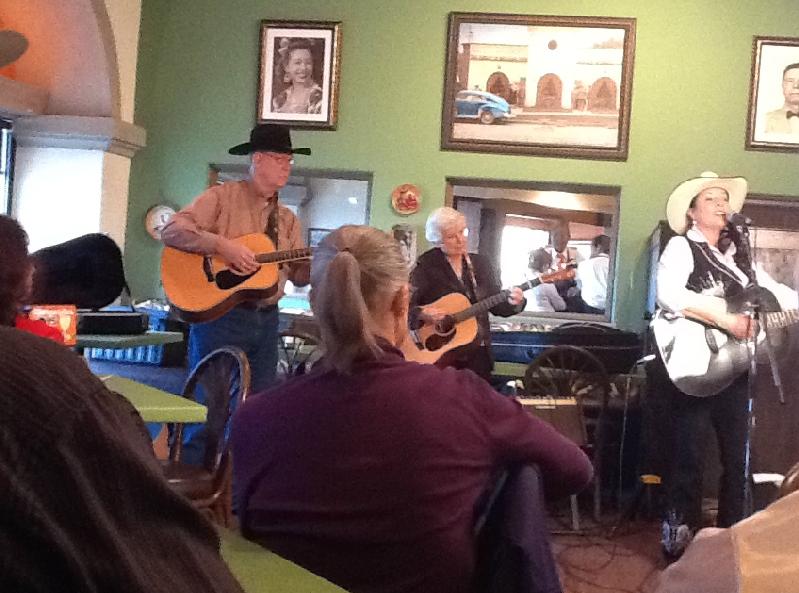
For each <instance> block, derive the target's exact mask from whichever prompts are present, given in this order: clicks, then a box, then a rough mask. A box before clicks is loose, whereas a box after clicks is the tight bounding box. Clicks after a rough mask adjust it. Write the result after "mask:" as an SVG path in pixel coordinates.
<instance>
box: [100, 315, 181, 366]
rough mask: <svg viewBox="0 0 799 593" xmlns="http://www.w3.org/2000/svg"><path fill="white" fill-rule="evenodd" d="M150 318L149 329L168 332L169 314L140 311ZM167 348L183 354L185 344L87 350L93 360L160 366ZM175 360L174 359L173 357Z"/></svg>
mask: <svg viewBox="0 0 799 593" xmlns="http://www.w3.org/2000/svg"><path fill="white" fill-rule="evenodd" d="M140 310H141V311H144V312H146V313H147V315H148V316H149V328H150V329H151V330H155V331H166V330H167V319H168V315H169V314H168V312H167V311H161V310H158V309H140ZM165 347H172V348H178V349H180V350H181V353H182V352H183V348H184V346H183V344H167V345H166V346H163V345H162V346H138V347H136V348H87V349H86V355H87V357H88V358H89V359H91V360H110V361H112V362H130V363H134V364H152V365H160V364H163V362H164V349H165ZM173 358H174V357H173Z"/></svg>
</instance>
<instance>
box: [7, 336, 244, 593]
mask: <svg viewBox="0 0 799 593" xmlns="http://www.w3.org/2000/svg"><path fill="white" fill-rule="evenodd" d="M0 360H2V361H3V380H2V381H0V418H2V419H3V426H2V438H0V492H2V493H3V494H2V496H0V517H2V520H1V521H0V523H2V528H0V591H8V592H11V591H35V592H37V593H60V592H62V591H124V592H125V593H159V592H163V593H200V592H207V593H211V592H217V593H219V592H231V593H233V592H236V593H240V592H241V589H240V587H239V585H238V583H237V582H236V580H235V579H234V577H233V576H232V575H231V574H230V572H229V570H228V568H227V566H226V565H225V563H224V561H223V560H222V558H221V557H220V555H219V540H218V537H217V535H216V533H215V532H214V529H213V527H212V526H211V524H210V523H208V522H207V521H206V520H205V519H203V517H202V516H201V515H200V514H199V513H198V512H197V511H196V510H194V509H193V508H192V507H191V505H190V504H189V503H188V502H187V501H186V500H184V499H183V498H182V497H181V496H180V495H179V494H178V493H176V492H174V491H173V490H172V489H171V488H170V487H169V485H168V484H167V482H166V481H165V480H164V478H163V475H162V473H161V468H160V466H159V465H158V462H157V461H156V460H155V457H154V456H153V452H152V449H151V447H150V442H149V440H148V439H147V436H146V433H145V432H144V428H143V426H142V424H141V419H140V418H139V416H138V414H137V413H136V411H135V410H134V409H133V408H132V407H131V405H130V404H129V403H128V402H127V400H125V399H123V398H122V396H120V395H117V394H115V393H112V392H110V391H108V389H106V388H105V387H104V385H103V383H102V382H101V381H100V380H99V379H98V378H97V377H95V376H94V375H92V374H91V372H90V371H89V369H88V368H87V366H86V365H85V364H84V363H83V361H82V360H81V359H80V358H79V357H78V356H76V355H75V353H74V352H72V351H71V350H69V349H67V348H64V347H62V346H58V345H56V344H53V343H51V342H49V341H48V340H43V339H41V338H38V337H36V336H32V335H29V334H26V333H24V332H20V331H16V330H14V329H12V328H8V327H0Z"/></svg>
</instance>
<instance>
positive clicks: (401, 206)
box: [391, 183, 422, 215]
mask: <svg viewBox="0 0 799 593" xmlns="http://www.w3.org/2000/svg"><path fill="white" fill-rule="evenodd" d="M421 203H422V194H421V192H420V191H419V188H418V187H416V186H415V185H413V184H412V183H403V184H402V185H398V186H397V187H395V188H394V191H393V192H391V207H392V208H394V210H395V211H396V212H397V213H399V214H404V215H408V214H414V213H416V212H419V207H420V206H421Z"/></svg>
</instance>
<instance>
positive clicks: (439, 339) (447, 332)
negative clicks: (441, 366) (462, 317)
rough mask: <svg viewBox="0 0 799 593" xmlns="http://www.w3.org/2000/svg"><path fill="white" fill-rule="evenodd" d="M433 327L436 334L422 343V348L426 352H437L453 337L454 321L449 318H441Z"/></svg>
mask: <svg viewBox="0 0 799 593" xmlns="http://www.w3.org/2000/svg"><path fill="white" fill-rule="evenodd" d="M435 327H436V333H434V334H433V335H432V336H429V337H428V338H427V339H426V340H425V342H424V347H425V348H426V349H427V350H439V349H441V348H443V347H444V346H446V345H447V344H449V343H450V342H451V341H452V338H454V337H455V320H454V319H453V318H452V317H451V316H449V315H447V316H446V317H444V318H442V319H441V320H440V321H439V322H438V323H436V326H435Z"/></svg>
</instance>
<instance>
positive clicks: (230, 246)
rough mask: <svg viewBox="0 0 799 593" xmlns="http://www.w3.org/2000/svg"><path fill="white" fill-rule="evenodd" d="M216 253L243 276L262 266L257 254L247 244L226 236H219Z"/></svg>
mask: <svg viewBox="0 0 799 593" xmlns="http://www.w3.org/2000/svg"><path fill="white" fill-rule="evenodd" d="M216 254H217V255H218V256H219V257H221V258H222V259H224V260H225V261H226V262H227V264H228V265H229V266H230V269H231V270H232V271H233V272H235V273H236V274H240V275H242V276H247V275H249V274H254V273H255V272H257V271H258V268H259V267H260V264H258V262H257V261H256V260H255V254H254V253H253V252H252V251H251V250H250V249H249V248H248V247H247V246H246V245H242V244H241V243H236V242H235V241H231V240H230V239H226V238H225V237H219V241H218V242H217V246H216Z"/></svg>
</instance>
